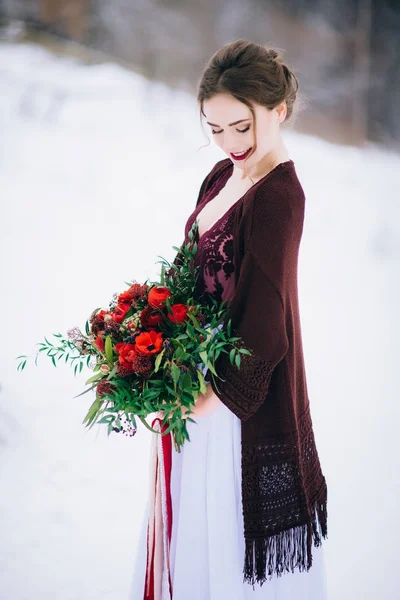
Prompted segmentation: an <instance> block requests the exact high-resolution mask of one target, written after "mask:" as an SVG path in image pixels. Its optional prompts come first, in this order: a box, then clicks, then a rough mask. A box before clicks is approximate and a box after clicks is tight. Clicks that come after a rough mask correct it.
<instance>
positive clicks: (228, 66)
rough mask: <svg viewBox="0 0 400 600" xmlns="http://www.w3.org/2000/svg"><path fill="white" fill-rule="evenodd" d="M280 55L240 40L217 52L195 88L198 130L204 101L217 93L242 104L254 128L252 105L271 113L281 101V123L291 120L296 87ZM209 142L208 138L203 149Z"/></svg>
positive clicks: (294, 106)
mask: <svg viewBox="0 0 400 600" xmlns="http://www.w3.org/2000/svg"><path fill="white" fill-rule="evenodd" d="M280 52H283V51H282V50H281V49H277V48H268V47H265V46H261V45H260V44H256V43H254V42H250V41H248V40H244V39H239V40H236V41H234V42H230V43H228V44H226V45H225V46H223V47H222V48H220V49H219V50H217V52H215V54H214V55H213V56H212V57H211V58H210V60H209V62H208V63H207V65H206V67H205V69H204V72H203V74H202V76H201V79H200V82H199V85H198V92H197V101H198V102H199V105H200V124H201V127H203V124H202V115H203V116H205V115H204V112H203V103H204V101H205V100H209V99H210V98H212V97H213V96H215V95H216V94H220V93H225V94H230V95H232V96H233V97H234V98H236V99H237V100H239V101H240V102H243V104H246V106H248V107H249V109H250V111H251V113H252V115H253V119H254V126H255V121H256V115H255V112H254V109H253V103H256V104H261V105H262V106H265V107H266V108H268V109H270V110H272V109H273V108H275V107H276V106H278V104H280V103H281V102H283V101H284V100H285V101H286V106H287V114H286V119H285V122H286V121H288V120H289V119H291V121H294V117H295V108H296V109H297V104H295V103H296V96H297V91H298V88H299V84H298V80H297V77H296V75H295V74H294V72H293V71H292V70H290V69H289V68H288V67H287V66H286V65H285V64H284V63H283V60H282V58H281V55H280ZM296 113H297V110H296ZM203 131H204V128H203ZM254 132H255V129H254ZM204 133H205V132H204ZM206 137H207V135H206ZM209 143H210V140H209V139H208V144H206V146H207V145H209ZM203 147H204V146H203ZM256 147H257V142H256ZM245 162H246V161H245Z"/></svg>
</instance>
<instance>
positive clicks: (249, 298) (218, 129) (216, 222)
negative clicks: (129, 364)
mask: <svg viewBox="0 0 400 600" xmlns="http://www.w3.org/2000/svg"><path fill="white" fill-rule="evenodd" d="M296 92H297V79H296V77H295V75H294V74H293V73H292V72H291V71H290V70H289V69H288V67H287V66H286V65H284V64H283V62H282V60H281V59H280V57H279V54H278V52H277V51H276V50H274V49H266V48H264V47H263V46H260V45H258V44H255V43H252V42H249V41H247V40H238V41H235V42H232V43H229V44H227V45H226V46H224V47H223V48H221V49H220V50H219V51H218V52H216V53H215V54H214V56H213V57H212V58H211V60H210V62H209V64H208V65H207V66H206V69H205V71H204V73H203V76H202V79H201V81H200V84H199V90H198V101H199V105H200V111H201V115H202V116H204V118H205V120H206V122H207V124H208V125H209V127H210V128H211V133H212V135H213V136H214V139H215V142H216V144H217V145H218V146H220V148H221V149H222V150H223V152H224V153H225V154H226V156H227V158H225V159H223V160H220V161H219V162H217V164H216V165H215V166H214V167H213V169H212V170H211V172H210V173H209V174H208V175H207V177H206V178H205V180H204V181H203V184H202V186H201V189H200V193H199V197H198V200H197V205H196V208H195V210H194V211H193V213H192V214H191V215H190V216H189V218H188V220H187V223H186V227H185V242H187V241H188V232H189V230H190V228H191V226H192V225H193V223H194V221H195V219H197V223H198V234H197V242H198V251H197V255H196V261H197V265H198V266H199V267H200V268H199V277H198V282H197V288H196V297H198V298H200V297H201V298H202V299H203V300H204V301H207V298H211V297H213V298H217V299H219V300H225V301H227V302H228V305H229V311H228V317H227V319H229V318H231V319H232V326H233V330H234V332H235V334H237V335H239V336H241V338H242V340H243V345H244V346H245V347H247V348H248V349H249V350H250V351H251V352H252V355H251V356H244V355H243V356H242V363H241V366H240V369H239V370H238V369H237V367H236V366H235V365H232V364H230V361H229V357H228V355H226V354H221V355H220V356H219V358H218V359H217V361H216V365H215V366H216V371H217V373H218V374H219V375H220V376H221V377H222V380H220V379H217V380H215V381H214V380H210V379H208V381H209V383H208V385H207V391H206V393H205V394H204V395H200V396H199V397H198V400H197V402H196V405H195V407H194V408H193V414H192V415H191V416H192V418H194V419H195V421H196V422H195V423H192V422H190V421H188V423H187V425H188V432H189V435H190V442H187V443H185V444H184V447H183V448H182V451H181V453H177V452H176V451H173V452H172V470H171V479H170V483H171V503H172V534H171V538H170V548H169V558H168V562H169V569H170V572H169V584H170V589H169V591H168V592H165V589H164V591H163V592H160V598H161V597H162V598H164V597H169V594H171V595H170V597H171V598H173V600H187V599H188V598H190V599H191V600H225V599H226V600H245V599H247V598H252V599H257V598H263V599H265V600H272V599H274V600H324V599H325V598H326V589H325V570H324V559H323V551H322V545H321V542H322V539H321V538H322V537H323V538H326V537H327V512H326V507H327V486H326V480H325V477H324V476H323V474H322V471H321V467H320V463H319V458H318V453H317V449H316V445H315V440H314V435H313V427H312V421H311V415H310V403H309V398H308V392H307V383H306V374H305V367H304V359H303V349H302V340H301V326H300V317H299V306H298V294H297V259H298V252H299V246H300V240H301V235H302V229H303V219H304V204H305V197H304V192H303V189H302V187H301V184H300V182H299V180H298V178H297V174H296V170H295V166H294V162H293V160H291V159H290V158H289V154H288V151H287V149H286V147H285V144H284V142H283V140H282V137H281V132H280V126H281V124H282V123H284V122H285V121H287V120H288V119H289V118H290V117H291V115H292V114H293V110H294V106H295V100H296ZM178 262H179V253H178V255H177V257H176V259H175V263H178ZM146 535H147V514H146V515H145V518H144V522H143V530H142V537H141V540H140V544H139V547H138V562H137V565H136V572H135V577H136V579H135V584H134V591H133V595H132V598H134V600H142V598H147V597H148V596H147V593H145V592H144V578H145V571H146V564H145V563H146V557H145V556H144V555H145V554H146V552H145V546H146V541H147V538H146ZM147 569H148V565H147ZM148 575H149V574H148V573H147V576H148ZM148 589H149V588H147V592H148ZM159 589H161V588H159ZM156 595H157V594H156ZM156 595H155V596H154V597H156Z"/></svg>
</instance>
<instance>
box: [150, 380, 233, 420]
mask: <svg viewBox="0 0 400 600" xmlns="http://www.w3.org/2000/svg"><path fill="white" fill-rule="evenodd" d="M221 404H222V402H221V400H220V399H219V398H218V396H217V395H216V393H215V392H214V391H213V389H212V387H211V384H207V386H206V393H205V394H199V395H198V396H197V400H196V403H195V405H194V406H192V407H191V411H192V412H191V413H190V415H189V411H188V409H187V408H186V406H182V409H181V410H182V419H186V418H187V417H189V416H190V417H204V416H206V415H208V414H210V413H212V412H213V411H214V410H216V409H217V408H218V407H219V406H220V405H221ZM156 418H159V419H163V418H164V411H163V410H159V411H158V413H157V415H156Z"/></svg>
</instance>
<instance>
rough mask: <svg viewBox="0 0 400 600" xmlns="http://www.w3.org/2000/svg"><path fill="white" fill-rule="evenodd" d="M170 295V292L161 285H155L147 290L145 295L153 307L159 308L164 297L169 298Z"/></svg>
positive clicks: (163, 301) (163, 302)
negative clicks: (147, 292)
mask: <svg viewBox="0 0 400 600" xmlns="http://www.w3.org/2000/svg"><path fill="white" fill-rule="evenodd" d="M171 295H172V294H171V292H170V291H169V289H168V288H166V287H163V286H162V285H155V286H154V287H152V288H151V290H150V291H149V294H148V296H147V302H148V303H149V305H150V306H152V307H153V308H159V307H160V306H162V305H163V304H165V301H166V299H167V298H169V297H170V296H171Z"/></svg>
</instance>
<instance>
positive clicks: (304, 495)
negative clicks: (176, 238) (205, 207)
mask: <svg viewBox="0 0 400 600" xmlns="http://www.w3.org/2000/svg"><path fill="white" fill-rule="evenodd" d="M227 168H232V161H231V160H230V159H224V160H221V161H219V162H217V163H216V165H215V166H214V167H213V169H212V170H211V171H210V173H209V174H208V175H207V177H206V178H205V179H204V181H203V183H202V185H201V188H200V192H199V196H198V199H197V203H196V206H198V205H199V203H200V202H201V201H202V199H203V197H204V195H205V194H206V193H207V191H208V190H209V189H210V187H211V186H212V185H213V184H215V182H216V181H217V180H218V177H219V175H220V174H221V173H222V172H223V171H224V169H227ZM304 208H305V196H304V192H303V189H302V186H301V184H300V182H299V180H298V178H297V174H296V170H295V167H294V162H293V161H292V160H289V161H286V162H284V163H281V164H279V165H278V166H277V167H275V169H273V170H272V171H271V172H270V173H269V174H267V175H266V176H265V177H263V178H262V179H260V180H259V181H258V182H256V183H255V184H254V185H253V186H252V187H251V188H250V189H249V190H248V191H247V192H246V194H244V196H242V198H241V199H240V200H239V201H238V202H237V203H236V205H235V210H234V220H233V262H234V267H235V268H234V271H235V292H234V296H233V299H232V301H231V302H230V304H229V309H228V315H227V320H228V319H229V318H231V319H232V326H233V329H232V335H239V336H241V338H242V339H243V345H244V347H247V348H248V349H249V350H251V351H252V356H246V355H242V358H241V366H240V369H238V368H237V367H236V365H232V364H231V363H230V361H229V355H228V354H225V353H222V354H220V356H219V357H218V359H217V360H216V363H215V368H216V371H217V373H218V374H219V375H220V376H221V377H222V378H223V381H221V380H220V379H217V380H216V381H211V385H212V388H213V390H214V392H215V393H216V395H217V396H218V397H219V398H220V399H221V401H222V402H223V403H224V404H225V405H226V406H227V407H228V408H229V409H230V410H231V411H232V412H233V413H234V414H235V415H236V416H237V417H238V418H239V419H241V422H242V423H241V430H242V501H243V518H244V537H245V544H246V547H245V557H244V566H243V574H244V581H247V582H248V583H251V584H253V586H254V584H255V583H259V584H260V585H262V584H263V583H264V582H265V581H266V580H267V576H269V578H272V576H273V574H276V575H278V576H280V575H282V573H283V572H284V571H287V572H288V571H291V572H294V569H299V571H305V570H306V571H308V570H309V569H310V567H311V566H312V544H314V546H316V547H317V546H320V544H321V541H322V540H321V538H322V537H323V538H326V537H327V485H326V480H325V477H324V475H323V474H322V471H321V466H320V461H319V457H318V452H317V448H316V444H315V439H314V433H313V425H312V420H311V414H310V403H309V397H308V391H307V382H306V372H305V366H304V358H303V347H302V338H301V325H300V315H299V303H298V289H297V266H298V253H299V246H300V241H301V236H302V230H303V221H304ZM187 241H188V240H187V239H186V237H185V242H186V243H187ZM174 263H175V264H179V252H178V254H177V256H176V258H175V260H174Z"/></svg>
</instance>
